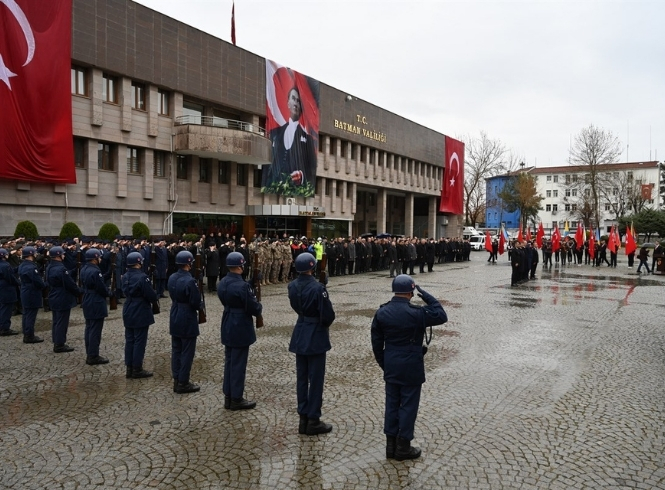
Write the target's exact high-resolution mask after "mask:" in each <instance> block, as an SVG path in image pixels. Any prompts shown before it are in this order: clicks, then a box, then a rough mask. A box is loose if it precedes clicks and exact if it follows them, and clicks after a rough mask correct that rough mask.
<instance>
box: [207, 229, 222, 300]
mask: <svg viewBox="0 0 665 490" xmlns="http://www.w3.org/2000/svg"><path fill="white" fill-rule="evenodd" d="M205 257H206V282H207V283H208V292H211V293H213V292H215V291H217V276H219V264H220V262H219V260H220V259H219V252H218V251H217V245H215V242H214V241H213V242H211V243H210V244H209V245H208V249H206V251H205Z"/></svg>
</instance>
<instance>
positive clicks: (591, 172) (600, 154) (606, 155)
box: [570, 124, 621, 226]
mask: <svg viewBox="0 0 665 490" xmlns="http://www.w3.org/2000/svg"><path fill="white" fill-rule="evenodd" d="M620 155H621V144H620V142H619V139H618V138H617V137H616V136H614V134H612V133H611V132H610V131H605V130H603V129H600V128H597V127H596V126H594V125H593V124H590V125H589V127H587V128H584V129H582V131H580V133H579V134H578V135H577V136H576V137H575V141H574V143H573V146H572V148H571V149H570V163H571V165H580V166H582V167H585V168H583V169H581V170H582V171H583V172H584V181H583V183H584V184H585V185H586V186H587V187H588V188H589V189H590V196H589V200H590V202H591V205H592V209H593V215H594V220H595V223H594V224H595V226H601V223H600V197H601V194H602V191H601V188H602V186H603V183H602V177H601V173H602V172H601V171H600V168H599V166H600V165H605V164H609V163H615V162H616V161H617V159H618V158H619V156H620Z"/></svg>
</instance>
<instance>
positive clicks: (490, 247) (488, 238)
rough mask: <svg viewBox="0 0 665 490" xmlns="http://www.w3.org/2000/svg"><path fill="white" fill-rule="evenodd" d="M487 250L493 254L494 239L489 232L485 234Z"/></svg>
mask: <svg viewBox="0 0 665 490" xmlns="http://www.w3.org/2000/svg"><path fill="white" fill-rule="evenodd" d="M485 250H487V251H488V252H489V253H492V237H491V236H490V232H489V231H486V232H485Z"/></svg>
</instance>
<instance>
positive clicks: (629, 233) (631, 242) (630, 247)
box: [624, 223, 637, 255]
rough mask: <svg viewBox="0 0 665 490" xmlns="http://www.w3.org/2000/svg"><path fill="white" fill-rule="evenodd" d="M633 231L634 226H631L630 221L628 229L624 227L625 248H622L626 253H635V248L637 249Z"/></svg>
mask: <svg viewBox="0 0 665 490" xmlns="http://www.w3.org/2000/svg"><path fill="white" fill-rule="evenodd" d="M634 233H635V228H633V223H631V224H630V230H629V229H628V228H626V248H625V249H624V251H625V252H626V255H630V254H632V253H635V250H637V243H635V235H634Z"/></svg>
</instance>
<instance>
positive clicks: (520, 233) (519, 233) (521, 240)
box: [517, 226, 524, 242]
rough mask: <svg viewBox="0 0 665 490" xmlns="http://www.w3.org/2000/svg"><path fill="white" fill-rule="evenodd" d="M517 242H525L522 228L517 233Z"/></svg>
mask: <svg viewBox="0 0 665 490" xmlns="http://www.w3.org/2000/svg"><path fill="white" fill-rule="evenodd" d="M517 241H518V242H523V241H524V236H523V235H522V227H521V226H520V229H519V231H518V232H517Z"/></svg>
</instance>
